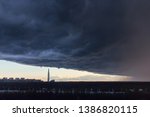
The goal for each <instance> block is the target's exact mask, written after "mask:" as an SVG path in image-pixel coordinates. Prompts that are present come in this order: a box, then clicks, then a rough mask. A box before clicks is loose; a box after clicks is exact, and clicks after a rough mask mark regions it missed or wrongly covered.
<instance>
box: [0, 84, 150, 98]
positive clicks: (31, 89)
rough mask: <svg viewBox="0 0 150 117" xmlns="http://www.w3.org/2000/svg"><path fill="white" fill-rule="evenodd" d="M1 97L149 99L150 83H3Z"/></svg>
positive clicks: (0, 85)
mask: <svg viewBox="0 0 150 117" xmlns="http://www.w3.org/2000/svg"><path fill="white" fill-rule="evenodd" d="M0 99H1V100H147V99H148V100H149V99H150V82H49V83H48V82H0Z"/></svg>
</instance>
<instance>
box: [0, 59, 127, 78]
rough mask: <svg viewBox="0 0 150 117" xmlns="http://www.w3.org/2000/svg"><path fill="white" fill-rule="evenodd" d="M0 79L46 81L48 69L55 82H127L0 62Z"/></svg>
mask: <svg viewBox="0 0 150 117" xmlns="http://www.w3.org/2000/svg"><path fill="white" fill-rule="evenodd" d="M0 65H1V66H0V78H3V77H8V78H11V77H13V78H17V77H19V78H20V77H24V78H29V79H40V80H43V81H47V70H48V69H49V68H50V75H51V76H50V77H51V79H52V80H56V81H128V80H129V77H127V76H119V75H118V76H117V75H108V74H96V73H92V72H87V71H78V70H71V69H63V68H60V69H58V68H54V67H40V66H31V65H23V64H18V63H14V62H10V61H4V60H0Z"/></svg>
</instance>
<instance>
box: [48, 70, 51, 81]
mask: <svg viewBox="0 0 150 117" xmlns="http://www.w3.org/2000/svg"><path fill="white" fill-rule="evenodd" d="M50 81H51V79H50V72H49V69H48V74H47V82H50Z"/></svg>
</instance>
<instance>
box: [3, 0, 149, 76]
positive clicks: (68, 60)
mask: <svg viewBox="0 0 150 117" xmlns="http://www.w3.org/2000/svg"><path fill="white" fill-rule="evenodd" d="M149 5H150V2H149V1H148V0H143V1H141V0H126V1H123V0H115V1H114V0H0V59H5V60H11V61H16V62H21V63H25V64H31V65H38V66H53V67H64V68H73V69H80V70H87V71H93V72H99V73H110V74H125V75H130V74H133V75H135V74H136V73H137V71H138V72H139V71H141V69H140V67H139V66H141V65H140V64H142V65H144V64H145V65H146V67H145V66H143V67H144V69H145V70H147V69H148V68H150V65H148V62H149V61H148V60H149V58H150V57H149V50H150V48H149V42H150V41H149V37H150V35H149V32H150V31H149V25H150V23H149V21H150V15H149V11H150V7H149ZM139 63H140V64H139ZM143 67H142V69H143ZM145 70H144V71H143V73H144V74H145ZM146 73H147V72H146Z"/></svg>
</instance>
